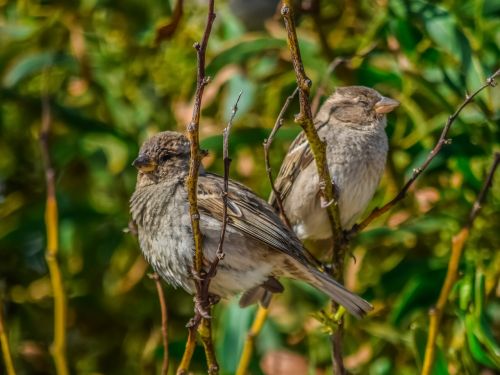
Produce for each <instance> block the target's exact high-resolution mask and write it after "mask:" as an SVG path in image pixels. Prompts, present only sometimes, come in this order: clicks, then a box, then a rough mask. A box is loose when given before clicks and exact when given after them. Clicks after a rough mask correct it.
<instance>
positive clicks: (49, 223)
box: [39, 73, 69, 375]
mask: <svg viewBox="0 0 500 375" xmlns="http://www.w3.org/2000/svg"><path fill="white" fill-rule="evenodd" d="M46 74H48V73H46ZM51 127H52V112H51V108H50V101H49V97H48V94H47V92H46V91H45V88H44V89H43V92H42V127H41V131H40V139H39V141H40V150H41V154H42V161H43V166H44V170H45V182H46V188H47V194H46V207H45V227H46V232H47V247H46V250H45V260H46V261H47V265H48V268H49V276H50V282H51V284H52V293H53V295H54V341H53V343H52V347H51V353H52V356H53V358H54V364H55V367H56V373H57V374H58V375H68V373H69V372H68V365H67V360H66V315H67V306H66V294H65V292H64V286H63V280H62V274H61V269H60V268H59V262H58V260H57V255H58V252H59V227H58V210H57V200H56V187H55V171H54V168H53V167H52V162H51V158H50V151H49V136H50V131H51Z"/></svg>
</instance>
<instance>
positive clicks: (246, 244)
mask: <svg viewBox="0 0 500 375" xmlns="http://www.w3.org/2000/svg"><path fill="white" fill-rule="evenodd" d="M189 162H190V141H189V140H188V139H187V137H186V136H184V135H183V134H181V133H178V132H173V131H164V132H160V133H158V134H156V135H153V136H152V137H151V138H149V139H148V140H146V141H145V142H144V143H143V145H142V146H141V148H140V151H139V155H138V156H137V158H136V159H135V160H134V162H133V165H134V166H135V167H136V168H137V170H138V173H137V183H136V187H135V191H134V192H133V194H132V196H131V199H130V212H131V217H132V220H133V221H134V222H135V225H136V227H137V232H138V239H139V245H140V248H141V251H142V253H143V255H144V257H145V259H146V260H147V261H148V263H149V264H150V265H151V266H152V268H153V269H154V271H155V272H156V273H157V274H158V275H160V276H161V277H162V278H163V279H164V280H165V281H166V282H167V283H169V284H170V285H172V286H174V287H182V288H183V289H184V290H186V291H187V292H188V293H190V294H194V293H195V284H194V282H193V276H196V275H193V254H194V240H193V234H192V227H191V217H190V213H189V202H188V197H187V190H186V178H187V177H188V173H189ZM228 186H229V188H228V195H227V218H228V222H227V227H226V234H225V241H224V248H223V249H224V253H225V257H224V258H223V260H221V261H220V263H219V264H218V267H217V272H216V274H215V276H214V277H213V279H212V280H211V283H210V285H209V290H208V291H209V293H210V295H211V296H215V297H218V298H230V297H232V296H234V295H236V294H239V293H243V294H242V296H241V299H240V306H241V307H245V306H248V305H250V304H253V303H256V302H260V303H261V304H262V305H264V306H267V304H268V303H269V300H270V296H271V293H279V292H282V291H283V286H282V285H281V283H280V282H279V281H278V278H279V277H282V276H284V277H288V278H292V279H297V280H303V281H305V282H307V283H309V284H311V285H312V286H314V287H316V288H317V289H319V290H321V291H322V292H324V293H325V294H326V295H328V296H329V297H330V298H331V299H333V300H335V301H336V302H337V303H339V304H341V305H343V306H344V307H345V308H346V309H347V310H348V311H349V312H350V313H352V314H353V315H354V316H356V317H362V316H364V315H365V314H366V313H367V312H368V311H370V310H371V309H372V306H371V305H370V303H368V302H367V301H365V300H364V299H362V298H361V297H359V296H357V295H356V294H354V293H352V292H350V291H349V290H347V289H346V288H345V287H344V286H343V285H341V284H340V283H338V282H337V281H335V280H334V279H333V278H332V277H331V276H330V275H329V274H327V273H325V272H323V271H322V270H321V269H320V268H318V267H317V265H318V262H317V261H316V260H315V258H314V257H312V255H311V254H310V253H308V252H307V250H306V249H305V248H304V247H303V245H302V243H301V242H300V240H299V239H298V238H297V236H296V235H295V234H294V233H293V232H292V231H291V229H289V228H288V227H287V226H286V225H285V224H283V222H282V221H281V220H280V218H279V216H278V214H277V213H276V211H275V210H274V209H273V208H272V207H271V205H269V204H268V203H267V202H266V201H265V200H263V199H261V198H259V197H258V196H257V195H256V194H255V193H254V192H252V191H251V190H250V189H249V188H247V187H246V186H244V185H242V184H241V183H238V182H236V181H233V180H231V179H230V180H229V182H228ZM223 188H224V178H223V177H221V176H218V175H216V174H212V173H209V172H207V171H205V170H204V168H203V166H200V170H199V175H198V186H197V202H198V209H199V213H200V230H201V233H202V246H203V255H204V260H203V267H204V270H207V269H208V267H209V265H210V263H211V262H213V260H214V259H215V258H216V256H217V255H216V252H217V247H218V243H219V237H220V232H221V228H222V221H223V210H224V204H223V200H222V193H223V191H224V190H223Z"/></svg>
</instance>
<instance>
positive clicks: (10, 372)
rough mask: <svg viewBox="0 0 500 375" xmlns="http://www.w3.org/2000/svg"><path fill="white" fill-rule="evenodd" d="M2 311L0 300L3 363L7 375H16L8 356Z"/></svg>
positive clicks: (0, 339) (10, 357)
mask: <svg viewBox="0 0 500 375" xmlns="http://www.w3.org/2000/svg"><path fill="white" fill-rule="evenodd" d="M0 297H1V296H0ZM2 310H3V303H2V300H1V298H0V346H1V347H2V357H3V362H4V364H5V370H6V371H7V375H16V371H15V370H14V363H13V362H12V356H11V354H10V345H9V339H8V338H7V332H6V329H5V324H4V321H3V311H2Z"/></svg>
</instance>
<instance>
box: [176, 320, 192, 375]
mask: <svg viewBox="0 0 500 375" xmlns="http://www.w3.org/2000/svg"><path fill="white" fill-rule="evenodd" d="M195 346H196V327H195V326H191V325H189V324H188V338H187V341H186V348H185V349H184V354H183V355H182V359H181V363H180V364H179V367H178V368H177V375H186V374H187V373H188V369H189V365H190V364H191V359H192V358H193V353H194V348H195Z"/></svg>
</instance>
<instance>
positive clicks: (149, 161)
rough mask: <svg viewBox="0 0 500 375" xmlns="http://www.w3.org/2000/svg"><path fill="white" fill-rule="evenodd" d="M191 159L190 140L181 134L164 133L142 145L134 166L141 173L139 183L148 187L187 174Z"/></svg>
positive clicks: (156, 135)
mask: <svg viewBox="0 0 500 375" xmlns="http://www.w3.org/2000/svg"><path fill="white" fill-rule="evenodd" d="M189 159H190V143H189V140H188V139H187V138H186V137H185V136H184V135H183V134H181V133H177V132H172V131H164V132H161V133H158V134H155V135H154V136H152V137H151V138H149V139H148V140H146V141H145V142H144V143H143V144H142V147H141V149H140V151H139V155H138V156H137V158H136V159H135V160H134V162H133V163H132V165H133V166H134V167H136V168H137V170H138V171H139V173H138V183H141V184H144V185H146V184H150V183H157V182H159V181H161V180H164V179H165V178H169V177H174V176H177V175H179V174H183V173H187V171H188V168H189Z"/></svg>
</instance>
